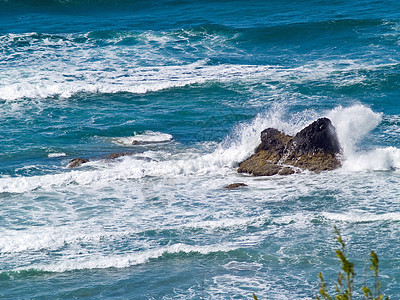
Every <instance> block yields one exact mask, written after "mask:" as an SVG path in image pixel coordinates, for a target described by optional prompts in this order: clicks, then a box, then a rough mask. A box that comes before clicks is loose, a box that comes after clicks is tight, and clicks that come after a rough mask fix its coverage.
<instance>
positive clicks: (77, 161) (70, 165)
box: [68, 157, 89, 169]
mask: <svg viewBox="0 0 400 300" xmlns="http://www.w3.org/2000/svg"><path fill="white" fill-rule="evenodd" d="M87 162H89V160H88V159H86V158H80V157H78V158H74V159H71V160H70V162H69V163H68V168H71V169H72V168H77V167H80V166H81V165H83V164H84V163H87Z"/></svg>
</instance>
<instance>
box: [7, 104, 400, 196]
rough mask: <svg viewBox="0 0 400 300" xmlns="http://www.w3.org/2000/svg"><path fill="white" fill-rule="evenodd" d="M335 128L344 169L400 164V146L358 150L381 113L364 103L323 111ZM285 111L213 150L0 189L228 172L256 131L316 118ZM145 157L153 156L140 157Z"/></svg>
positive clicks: (97, 167) (243, 127)
mask: <svg viewBox="0 0 400 300" xmlns="http://www.w3.org/2000/svg"><path fill="white" fill-rule="evenodd" d="M327 115H328V117H329V118H331V120H332V122H333V124H334V126H335V127H336V130H337V133H338V137H339V141H340V143H341V145H342V147H343V158H342V159H343V170H346V171H352V172H354V171H362V170H390V169H392V168H398V167H400V150H399V149H397V148H395V147H387V148H375V149H374V150H369V151H367V150H365V151H364V150H363V149H359V148H358V147H359V146H358V142H359V141H361V140H362V138H363V137H365V136H366V135H367V134H370V133H371V131H372V130H373V129H374V128H375V127H376V126H378V125H379V123H380V120H381V117H382V114H380V113H375V112H373V111H372V110H371V109H370V108H368V107H365V106H363V105H355V106H351V107H347V108H343V107H338V108H335V109H334V110H332V111H330V112H328V113H327ZM284 119H285V110H284V108H282V106H276V107H275V108H272V109H271V110H270V111H268V112H266V113H263V114H260V115H258V116H257V117H256V118H255V119H254V120H253V121H251V122H250V123H243V124H239V125H237V127H236V128H235V129H234V130H233V131H232V133H231V134H230V135H229V136H228V137H227V138H226V139H225V140H224V141H223V142H222V143H221V144H219V145H217V147H216V149H215V150H214V151H212V152H211V153H202V152H198V151H197V150H195V151H194V149H193V150H191V149H187V151H186V152H181V151H179V152H176V153H174V152H173V146H172V145H171V152H169V151H165V150H161V151H153V150H150V151H148V152H144V153H142V154H141V155H140V158H136V157H135V156H134V155H133V156H129V157H125V158H122V159H120V162H119V163H116V164H111V165H110V164H109V163H108V162H104V161H93V162H90V163H88V164H86V166H87V167H92V168H93V169H91V170H89V169H87V168H84V169H82V170H76V171H70V172H65V173H59V174H53V175H44V176H33V177H17V178H2V179H0V192H11V193H23V192H26V191H32V190H34V189H38V188H40V189H44V190H52V189H54V188H62V187H66V186H68V185H71V184H79V185H90V184H93V183H96V184H100V183H104V184H106V183H107V182H110V181H115V180H130V179H135V178H136V179H138V178H143V177H146V176H155V177H160V176H180V175H183V176H187V175H205V174H220V175H223V174H231V173H232V172H234V168H235V166H236V165H237V163H239V162H240V161H243V160H244V159H245V158H247V157H248V156H249V155H251V154H252V153H253V151H254V149H255V148H256V146H257V145H258V144H259V142H260V132H261V131H262V130H263V129H265V128H268V127H274V128H277V129H279V130H282V131H284V132H286V133H288V134H294V133H296V132H297V131H299V130H300V129H301V128H303V127H304V126H306V125H307V124H309V123H311V122H312V121H313V120H314V119H315V113H312V112H304V114H303V115H302V116H301V117H297V118H296V119H294V120H284ZM133 139H137V140H140V141H152V142H159V141H170V140H171V139H172V136H171V135H169V134H165V133H159V132H146V133H144V134H141V135H136V136H134V137H133ZM113 142H117V143H122V144H124V145H125V144H131V143H132V139H131V138H117V139H114V140H113ZM143 157H148V158H151V159H154V158H156V159H157V161H155V160H149V161H146V160H143V159H142V158H143Z"/></svg>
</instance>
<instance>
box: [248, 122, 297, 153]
mask: <svg viewBox="0 0 400 300" xmlns="http://www.w3.org/2000/svg"><path fill="white" fill-rule="evenodd" d="M292 138H293V137H291V136H289V135H286V134H284V133H282V132H280V131H279V130H277V129H275V128H267V129H265V130H263V131H262V132H261V144H260V145H259V146H258V147H257V148H256V151H255V152H256V153H257V152H259V151H261V150H266V151H270V152H271V153H275V155H277V156H281V155H282V154H283V151H284V150H285V147H286V144H287V142H288V141H289V140H291V139H292Z"/></svg>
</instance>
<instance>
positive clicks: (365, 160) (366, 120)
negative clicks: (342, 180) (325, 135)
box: [327, 104, 400, 172]
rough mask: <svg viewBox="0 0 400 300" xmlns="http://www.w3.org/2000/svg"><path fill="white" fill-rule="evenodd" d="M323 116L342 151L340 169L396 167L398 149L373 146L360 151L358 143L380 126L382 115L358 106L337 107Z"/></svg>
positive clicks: (399, 155) (399, 156) (397, 163)
mask: <svg viewBox="0 0 400 300" xmlns="http://www.w3.org/2000/svg"><path fill="white" fill-rule="evenodd" d="M327 115H328V117H329V118H330V119H331V120H332V123H333V124H334V126H335V128H336V131H337V135H338V138H339V141H340V144H341V146H342V148H343V170H346V171H353V172H354V171H366V170H391V169H397V168H399V167H400V149H398V148H396V147H386V148H382V147H376V148H375V149H373V150H364V149H362V148H360V146H359V142H360V141H362V139H363V138H365V136H366V135H368V134H371V132H372V131H373V130H374V129H375V128H376V127H377V126H378V125H379V124H380V123H381V120H382V113H376V112H373V111H372V110H371V109H370V108H369V107H366V106H364V105H361V104H358V105H354V106H351V107H346V108H343V107H337V108H335V109H334V110H332V111H330V112H329V113H328V114H327Z"/></svg>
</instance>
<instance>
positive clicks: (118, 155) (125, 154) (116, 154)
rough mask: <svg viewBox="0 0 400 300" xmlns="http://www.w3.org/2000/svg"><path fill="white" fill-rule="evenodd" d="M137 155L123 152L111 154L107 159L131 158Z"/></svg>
mask: <svg viewBox="0 0 400 300" xmlns="http://www.w3.org/2000/svg"><path fill="white" fill-rule="evenodd" d="M134 154H136V153H132V152H121V153H111V154H109V155H107V156H106V158H107V159H116V158H119V157H123V156H130V155H134Z"/></svg>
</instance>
